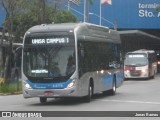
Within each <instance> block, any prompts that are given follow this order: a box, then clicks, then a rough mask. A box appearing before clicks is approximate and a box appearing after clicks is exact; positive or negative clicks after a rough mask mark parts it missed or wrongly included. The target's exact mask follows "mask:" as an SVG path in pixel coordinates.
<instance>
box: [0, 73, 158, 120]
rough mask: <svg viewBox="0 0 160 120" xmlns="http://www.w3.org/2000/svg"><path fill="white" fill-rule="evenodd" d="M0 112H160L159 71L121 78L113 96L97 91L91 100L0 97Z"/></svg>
mask: <svg viewBox="0 0 160 120" xmlns="http://www.w3.org/2000/svg"><path fill="white" fill-rule="evenodd" d="M0 111H160V74H158V75H156V77H155V79H150V80H140V79H136V80H128V81H124V84H123V85H122V86H121V87H120V88H118V89H117V93H116V95H114V96H109V95H106V96H104V95H102V94H101V93H100V94H97V95H95V96H94V97H93V99H92V101H91V102H90V103H84V102H83V100H82V99H54V98H50V99H48V102H47V103H45V104H41V103H40V102H39V99H38V98H30V99H24V98H23V96H22V95H8V96H0ZM83 120H84V119H83ZM93 120H94V119H93Z"/></svg>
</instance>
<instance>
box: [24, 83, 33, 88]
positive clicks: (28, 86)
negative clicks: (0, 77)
mask: <svg viewBox="0 0 160 120" xmlns="http://www.w3.org/2000/svg"><path fill="white" fill-rule="evenodd" d="M24 86H25V88H26V89H32V88H31V86H30V85H29V84H28V83H26V82H25V83H24Z"/></svg>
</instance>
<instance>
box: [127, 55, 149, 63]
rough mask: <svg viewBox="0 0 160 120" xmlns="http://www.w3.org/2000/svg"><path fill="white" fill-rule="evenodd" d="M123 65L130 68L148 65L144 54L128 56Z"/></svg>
mask: <svg viewBox="0 0 160 120" xmlns="http://www.w3.org/2000/svg"><path fill="white" fill-rule="evenodd" d="M124 64H125V65H130V66H144V65H147V64H148V60H147V56H146V55H145V54H128V55H127V56H126V58H125V61H124Z"/></svg>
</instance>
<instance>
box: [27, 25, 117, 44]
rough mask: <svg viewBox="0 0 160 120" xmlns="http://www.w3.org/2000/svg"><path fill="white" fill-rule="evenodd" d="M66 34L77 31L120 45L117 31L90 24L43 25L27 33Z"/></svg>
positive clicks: (79, 34)
mask: <svg viewBox="0 0 160 120" xmlns="http://www.w3.org/2000/svg"><path fill="white" fill-rule="evenodd" d="M61 31H62V32H65V31H68V32H69V31H76V34H77V35H78V36H92V37H100V38H102V39H110V38H112V40H114V41H115V42H118V43H120V36H119V33H118V32H117V31H116V30H111V29H109V28H108V27H105V26H99V25H95V24H90V23H86V22H83V23H58V24H42V25H37V26H33V27H31V28H30V29H29V30H28V31H27V32H26V33H31V34H32V33H46V32H61Z"/></svg>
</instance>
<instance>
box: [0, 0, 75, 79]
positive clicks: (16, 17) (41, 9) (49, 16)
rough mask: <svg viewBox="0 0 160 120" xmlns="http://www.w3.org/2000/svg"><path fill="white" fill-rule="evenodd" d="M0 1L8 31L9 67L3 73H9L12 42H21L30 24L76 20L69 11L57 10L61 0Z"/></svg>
mask: <svg viewBox="0 0 160 120" xmlns="http://www.w3.org/2000/svg"><path fill="white" fill-rule="evenodd" d="M0 2H1V4H2V6H3V8H4V9H5V12H6V19H5V22H4V24H3V28H4V29H5V30H6V32H8V34H9V42H10V47H9V48H10V50H9V56H10V57H9V58H10V63H9V66H10V67H9V71H7V72H4V73H11V66H12V63H11V62H12V61H13V57H12V43H13V42H22V38H23V36H24V33H25V32H26V31H27V29H29V28H30V27H31V26H34V25H37V24H48V23H52V22H54V23H59V22H76V17H75V16H74V15H72V14H71V13H70V12H68V11H65V10H62V11H61V10H58V8H59V6H60V5H61V4H62V2H63V0H0ZM5 68H7V65H6V67H5ZM6 70H7V69H6ZM5 76H6V77H8V76H9V75H8V74H5Z"/></svg>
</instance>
